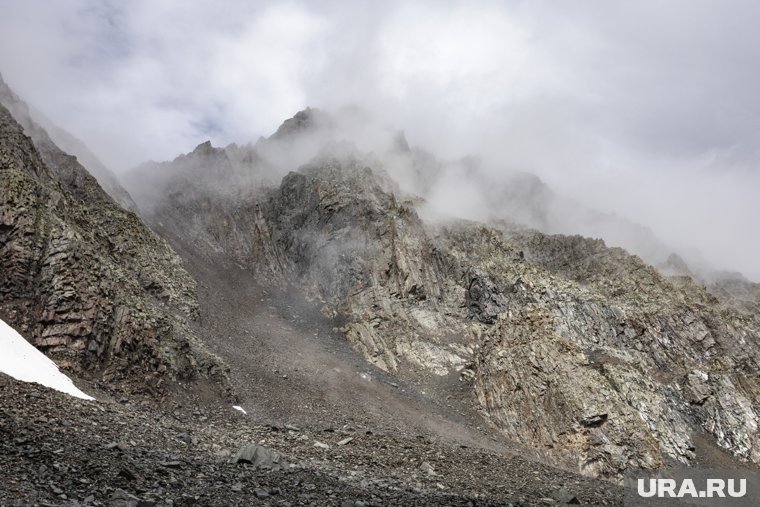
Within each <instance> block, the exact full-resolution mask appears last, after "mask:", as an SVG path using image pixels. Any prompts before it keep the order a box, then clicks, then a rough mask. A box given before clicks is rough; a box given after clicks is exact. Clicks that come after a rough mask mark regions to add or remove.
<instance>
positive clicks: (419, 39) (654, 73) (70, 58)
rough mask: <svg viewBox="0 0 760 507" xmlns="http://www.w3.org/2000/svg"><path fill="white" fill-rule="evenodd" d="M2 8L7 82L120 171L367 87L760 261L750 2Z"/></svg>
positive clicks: (758, 74) (533, 167) (428, 139)
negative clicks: (757, 231)
mask: <svg viewBox="0 0 760 507" xmlns="http://www.w3.org/2000/svg"><path fill="white" fill-rule="evenodd" d="M3 10H4V13H3V17H2V19H1V20H0V72H3V75H4V77H5V79H6V81H7V82H8V83H9V84H10V85H11V86H12V87H14V88H15V90H16V91H17V92H18V93H19V94H21V95H22V96H23V97H24V98H25V99H27V100H28V101H29V102H30V103H32V104H34V105H35V106H36V107H37V108H39V109H40V110H42V112H43V113H45V114H46V115H47V116H49V117H50V118H51V119H52V120H54V121H55V122H56V123H58V124H60V125H61V126H63V127H65V128H66V129H68V130H69V131H71V132H72V133H74V134H75V135H77V136H78V137H80V138H82V139H83V140H84V141H85V142H86V143H87V144H88V145H89V146H90V147H91V148H92V149H93V150H94V151H95V152H96V153H99V154H100V155H101V156H102V158H103V159H104V160H105V162H106V163H107V164H108V165H109V166H111V167H112V168H114V169H115V170H117V171H122V170H124V169H126V168H129V167H131V166H134V165H136V164H137V163H139V162H141V161H143V160H146V159H157V160H161V159H171V158H173V157H174V156H175V155H177V154H178V153H180V152H187V151H189V150H191V149H192V148H193V147H194V146H195V145H197V144H198V143H199V142H201V141H203V140H205V139H211V140H212V141H213V142H214V144H217V145H219V144H222V145H224V144H227V143H229V142H233V141H235V142H243V143H244V142H248V141H254V140H255V139H256V138H258V136H260V135H268V134H270V133H271V132H273V131H274V130H275V129H276V127H277V125H278V124H279V123H280V122H281V121H282V120H283V119H285V118H287V117H290V116H292V114H293V113H294V112H295V111H297V110H299V109H302V108H304V107H305V106H307V105H311V106H317V107H324V108H327V109H333V110H334V109H337V108H339V107H341V106H344V105H346V104H352V103H354V104H360V105H362V106H363V107H365V108H367V109H369V110H370V111H372V112H374V113H375V114H376V115H378V116H379V117H380V118H382V120H383V121H384V122H386V123H388V124H392V125H395V126H397V127H399V128H401V129H404V130H405V132H406V134H407V138H408V139H409V141H410V143H412V144H417V145H421V146H423V147H425V148H427V149H429V150H430V151H432V152H435V153H436V154H440V155H441V156H443V157H448V158H457V157H460V156H463V155H465V154H468V153H477V154H479V155H481V156H482V157H483V158H484V159H485V160H487V161H488V164H487V165H488V167H492V168H494V169H493V170H494V171H500V170H507V169H510V170H513V169H516V170H525V171H529V172H533V173H536V174H538V175H540V176H541V177H542V178H543V179H545V180H546V181H548V182H549V183H550V184H551V185H552V186H553V187H554V188H555V189H556V190H557V191H559V192H561V193H564V194H566V195H568V196H570V197H572V198H575V199H577V200H579V201H581V202H584V203H586V204H588V205H590V206H593V207H597V208H599V209H601V210H602V211H612V212H617V213H619V214H621V215H625V216H627V217H629V218H631V219H633V220H637V221H639V222H642V223H644V224H645V225H647V226H650V227H651V228H652V229H653V230H654V231H655V232H656V233H657V234H659V235H660V236H662V237H663V239H665V240H666V241H668V242H672V243H674V244H676V245H677V246H679V247H682V248H694V249H697V250H699V251H701V252H702V254H703V255H704V256H705V257H706V258H707V259H708V260H710V261H711V262H713V263H715V264H717V265H719V266H721V267H728V268H734V269H740V270H742V271H744V272H745V273H748V274H750V275H751V276H753V277H755V278H757V279H760V266H758V264H757V263H756V261H755V259H757V258H760V238H758V237H757V235H755V234H753V233H752V228H753V226H754V222H756V221H757V220H758V219H760V204H758V202H756V201H757V200H756V199H754V198H753V196H752V191H753V189H756V188H760V187H759V186H758V183H760V176H758V174H760V173H759V171H758V162H759V161H760V136H758V133H760V95H758V94H757V90H758V89H760V70H758V69H760V67H758V65H757V62H758V61H760V35H758V32H757V30H756V26H757V24H758V22H760V4H758V3H756V2H752V1H749V0H728V1H725V2H720V3H716V2H712V1H707V0H673V1H670V2H659V1H654V0H643V1H640V2H607V1H601V0H598V1H591V2H561V3H558V2H548V1H542V0H537V1H530V2H527V1H507V2H496V1H476V2H457V1H443V2H441V1H437V2H432V1H427V2H425V1H421V2H400V1H389V2H382V3H372V2H347V1H338V0H322V1H318V2H306V1H291V2H276V3H275V2H247V1H242V0H230V1H227V2H224V3H223V4H219V3H218V2H210V1H208V2H193V3H192V4H188V3H187V2H181V1H178V0H164V1H147V0H136V1H131V2H110V3H109V2H100V1H97V2H96V1H94V0H68V1H61V2H52V1H51V2H44V3H43V2H24V1H21V0H18V1H13V0H9V1H6V2H4V4H3ZM451 199H456V196H455V195H452V196H451ZM461 199H462V200H463V201H465V202H466V200H467V199H468V198H467V197H466V196H462V197H461ZM470 199H471V197H470ZM460 207H461V206H460Z"/></svg>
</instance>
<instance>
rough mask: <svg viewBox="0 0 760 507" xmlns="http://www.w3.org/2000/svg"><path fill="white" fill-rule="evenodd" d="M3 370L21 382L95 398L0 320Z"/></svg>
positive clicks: (0, 361)
mask: <svg viewBox="0 0 760 507" xmlns="http://www.w3.org/2000/svg"><path fill="white" fill-rule="evenodd" d="M0 372H2V373H5V374H6V375H9V376H11V377H13V378H15V379H16V380H20V381H22V382H36V383H38V384H42V385H43V386H45V387H50V388H51V389H55V390H57V391H61V392H62V393H66V394H69V395H71V396H75V397H77V398H82V399H83V400H92V399H94V398H93V397H92V396H88V395H86V394H84V393H83V392H82V391H80V390H79V389H77V387H76V386H75V385H74V383H73V382H72V381H71V379H70V378H69V377H67V376H66V375H64V374H63V373H61V372H60V371H59V370H58V366H56V364H55V363H54V362H53V361H51V360H50V359H49V358H48V357H47V356H46V355H45V354H43V353H42V352H40V351H39V350H37V349H36V348H35V347H34V345H32V344H31V343H29V342H28V341H26V340H25V339H24V337H23V336H21V335H20V334H18V332H17V331H16V330H15V329H13V328H12V327H11V326H9V325H8V324H6V323H5V321H3V320H2V319H0Z"/></svg>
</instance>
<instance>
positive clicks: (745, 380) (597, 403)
mask: <svg viewBox="0 0 760 507" xmlns="http://www.w3.org/2000/svg"><path fill="white" fill-rule="evenodd" d="M223 184H224V183H223V182H221V181H217V182H216V185H223ZM194 185H195V186H196V187H198V188H200V192H201V194H202V193H203V189H202V187H203V185H202V184H199V183H198V182H194ZM198 188H196V189H198ZM207 195H208V194H207ZM416 202H418V201H417V200H416V199H413V198H407V197H405V196H404V194H403V193H402V192H401V191H399V189H398V187H397V186H396V185H395V184H394V183H393V181H392V180H391V179H390V178H389V177H388V176H387V175H386V174H385V173H384V171H383V170H382V168H380V167H379V165H378V164H377V163H376V161H375V159H373V158H372V157H367V156H362V155H361V154H357V153H355V152H350V153H349V154H348V155H346V154H345V151H342V150H340V149H336V148H335V147H334V146H333V147H332V148H331V149H328V150H327V151H326V152H324V153H323V154H322V155H321V156H319V157H317V158H316V159H314V160H313V161H312V162H311V163H309V164H307V165H306V166H304V167H302V168H300V169H299V170H298V171H297V172H291V173H290V174H287V175H286V176H285V177H284V178H283V179H282V182H281V183H280V185H279V186H278V187H276V188H273V189H261V188H260V189H257V191H256V192H249V194H248V195H247V197H246V198H244V199H238V200H235V201H222V202H214V201H213V200H211V199H208V200H201V201H199V202H191V201H188V200H186V199H184V198H181V199H180V198H178V199H170V200H169V202H167V203H166V204H165V206H164V208H163V209H159V210H157V211H156V214H155V215H154V217H153V220H154V221H155V223H159V222H160V223H161V224H163V228H164V230H168V231H169V233H171V231H175V232H174V236H175V237H176V236H177V235H178V234H179V231H186V230H188V229H187V228H188V225H187V224H192V230H193V231H199V237H202V238H203V241H201V242H196V243H195V244H196V246H197V245H203V246H202V248H204V249H205V251H206V252H208V253H209V254H213V255H220V256H222V257H226V258H227V259H228V260H230V261H232V262H234V263H236V264H237V265H239V266H243V267H247V268H248V269H251V270H255V271H256V272H258V273H259V274H260V275H261V277H262V279H267V280H269V281H270V282H271V283H280V284H282V283H295V284H298V285H299V286H300V287H301V288H302V289H303V290H305V291H306V292H308V293H309V294H310V295H311V296H313V297H315V298H317V299H319V300H321V301H322V303H323V304H324V309H325V311H326V312H328V313H330V314H332V315H335V316H336V320H338V321H339V322H340V324H341V326H342V330H343V332H344V334H345V336H346V338H347V339H348V340H349V341H350V342H352V343H353V344H355V346H356V348H357V349H359V350H361V351H362V353H363V354H364V355H365V357H366V358H367V360H368V361H370V362H372V363H373V364H375V365H377V366H378V367H380V368H382V369H385V370H387V371H391V372H396V373H397V374H399V375H404V374H405V372H407V371H412V370H414V371H416V372H417V373H418V374H419V373H420V372H427V374H430V375H441V376H445V375H460V376H461V378H462V379H464V380H467V381H470V382H472V384H473V387H474V391H475V394H476V396H477V399H478V401H479V403H480V405H481V407H482V409H483V413H484V414H485V416H486V417H487V418H488V419H489V420H490V421H491V422H492V423H493V424H494V425H495V426H497V427H498V428H499V429H500V430H501V431H502V433H503V434H504V435H505V436H507V437H509V438H510V439H513V440H517V441H520V442H522V443H523V444H527V445H530V446H531V447H534V448H536V449H539V450H540V451H541V452H542V453H543V454H544V455H545V456H546V457H547V458H548V459H549V460H550V461H552V462H554V463H559V464H562V465H565V466H569V467H572V468H574V469H578V470H580V471H582V472H584V473H586V474H589V475H599V476H606V477H612V478H617V477H620V476H621V474H622V473H623V472H624V471H625V470H627V469H630V468H656V467H659V466H662V465H664V464H666V463H674V462H675V463H685V464H688V463H690V462H691V461H692V460H693V458H694V456H695V449H694V442H693V439H692V433H693V432H695V431H706V432H707V433H709V434H711V435H713V437H714V438H715V440H716V442H717V443H718V444H719V445H720V446H721V447H723V448H725V449H727V450H729V451H730V452H732V453H733V454H734V455H736V456H738V457H740V458H742V459H745V460H748V461H751V462H755V463H760V436H759V433H758V423H759V422H760V419H759V416H760V407H759V406H758V400H760V383H759V382H760V381H759V380H758V379H760V375H759V374H760V344H759V339H760V338H759V337H760V316H759V315H758V314H757V313H756V312H753V311H752V308H743V309H740V308H738V307H737V306H736V305H734V304H731V303H730V302H729V301H728V300H726V299H725V298H724V299H720V298H718V297H716V296H714V295H711V294H710V293H708V292H707V290H706V289H705V287H704V286H702V285H700V284H698V283H696V282H694V281H693V280H692V279H691V278H689V277H688V276H677V277H671V278H668V277H665V276H663V275H661V274H660V273H659V272H658V271H657V270H655V269H654V268H653V267H651V266H649V265H647V264H645V263H644V262H643V261H642V260H641V259H640V258H638V257H635V256H631V255H629V254H628V253H627V252H625V251H623V250H621V249H619V248H608V247H607V246H606V245H605V244H604V242H603V241H601V240H594V239H587V238H582V237H580V236H559V235H558V236H551V235H546V234H541V233H538V232H536V231H532V230H527V229H522V228H519V227H515V226H512V225H509V224H505V223H496V224H494V225H493V226H485V225H481V224H477V223H473V222H464V221H460V222H451V223H448V224H429V223H425V222H423V221H422V220H421V219H420V217H419V216H418V214H417V211H416V209H415V203H416ZM167 224H169V225H167Z"/></svg>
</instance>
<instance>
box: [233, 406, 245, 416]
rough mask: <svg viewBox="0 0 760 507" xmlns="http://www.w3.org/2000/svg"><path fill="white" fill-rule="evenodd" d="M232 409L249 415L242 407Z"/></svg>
mask: <svg viewBox="0 0 760 507" xmlns="http://www.w3.org/2000/svg"><path fill="white" fill-rule="evenodd" d="M232 408H234V409H235V410H238V411H240V412H242V413H244V414H247V413H248V412H246V411H245V410H243V407H241V406H239V405H232Z"/></svg>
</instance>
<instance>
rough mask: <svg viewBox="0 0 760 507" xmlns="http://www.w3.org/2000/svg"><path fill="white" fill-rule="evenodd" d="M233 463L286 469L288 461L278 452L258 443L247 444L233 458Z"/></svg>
mask: <svg viewBox="0 0 760 507" xmlns="http://www.w3.org/2000/svg"><path fill="white" fill-rule="evenodd" d="M232 461H233V463H248V464H251V465H253V466H255V467H258V468H269V469H273V470H280V469H287V468H288V462H287V461H285V460H284V459H283V458H282V456H280V454H279V453H277V452H275V451H272V450H270V449H267V448H266V447H264V446H261V445H258V444H247V445H245V446H243V447H242V448H241V449H240V451H238V453H237V454H236V455H235V457H234V458H233V460H232Z"/></svg>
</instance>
